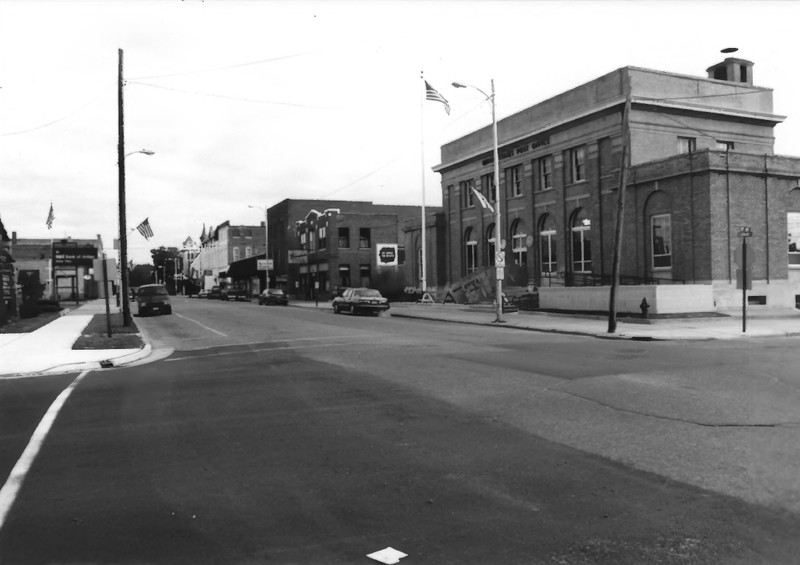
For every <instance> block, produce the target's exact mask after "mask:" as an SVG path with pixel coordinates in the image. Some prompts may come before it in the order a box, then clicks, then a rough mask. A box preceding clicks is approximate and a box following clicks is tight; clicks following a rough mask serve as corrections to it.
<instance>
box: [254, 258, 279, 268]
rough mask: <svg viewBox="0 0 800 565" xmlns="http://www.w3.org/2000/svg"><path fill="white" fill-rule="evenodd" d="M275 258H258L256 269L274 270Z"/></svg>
mask: <svg viewBox="0 0 800 565" xmlns="http://www.w3.org/2000/svg"><path fill="white" fill-rule="evenodd" d="M274 261H275V260H274V259H270V260H269V261H268V260H267V259H256V269H257V270H259V271H266V270H270V271H271V270H272V269H273V268H274Z"/></svg>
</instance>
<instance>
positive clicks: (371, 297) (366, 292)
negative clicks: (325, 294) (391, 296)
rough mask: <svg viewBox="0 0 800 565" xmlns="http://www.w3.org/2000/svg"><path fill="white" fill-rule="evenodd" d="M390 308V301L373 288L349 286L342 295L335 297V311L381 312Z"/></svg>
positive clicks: (354, 312) (353, 312)
mask: <svg viewBox="0 0 800 565" xmlns="http://www.w3.org/2000/svg"><path fill="white" fill-rule="evenodd" d="M388 309H389V301H388V300H387V299H386V298H384V297H383V295H381V293H380V292H379V291H377V290H375V289H372V288H348V289H347V290H345V291H344V293H343V294H342V296H340V297H337V298H334V299H333V313H334V314H340V313H342V312H350V313H351V314H362V313H365V312H368V313H371V314H380V313H381V312H384V311H386V310H388Z"/></svg>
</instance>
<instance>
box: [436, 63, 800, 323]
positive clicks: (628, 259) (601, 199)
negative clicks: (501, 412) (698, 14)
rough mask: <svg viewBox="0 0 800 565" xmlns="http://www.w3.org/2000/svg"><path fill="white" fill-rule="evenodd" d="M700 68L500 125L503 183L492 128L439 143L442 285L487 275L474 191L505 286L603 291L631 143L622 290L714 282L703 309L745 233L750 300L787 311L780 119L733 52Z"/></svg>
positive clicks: (628, 78)
mask: <svg viewBox="0 0 800 565" xmlns="http://www.w3.org/2000/svg"><path fill="white" fill-rule="evenodd" d="M707 73H708V76H707V77H692V76H685V75H677V74H672V73H666V72H661V71H653V70H647V69H641V68H634V67H625V68H622V69H618V70H616V71H614V72H612V73H609V74H607V75H605V76H603V77H600V78H598V79H596V80H594V81H591V82H589V83H587V84H584V85H581V86H579V87H577V88H575V89H572V90H570V91H568V92H565V93H562V94H560V95H557V96H555V97H553V98H551V99H549V100H546V101H544V102H542V103H540V104H537V105H535V106H532V107H530V108H527V109H525V110H522V111H521V112H518V113H516V114H513V115H511V116H509V117H507V118H505V119H502V120H500V121H499V122H498V128H497V129H498V137H499V142H498V148H499V157H500V161H499V168H500V186H499V187H495V186H494V183H493V182H492V180H493V176H492V175H493V167H494V162H493V158H492V131H491V127H490V126H489V127H486V128H483V129H481V130H478V131H476V132H473V133H471V134H468V135H466V136H464V137H462V138H460V139H457V140H454V141H452V142H450V143H448V144H445V145H444V146H442V150H441V155H442V162H441V164H439V165H437V166H436V167H435V169H434V170H436V171H437V172H439V173H440V174H441V175H442V196H443V200H442V202H443V205H444V210H445V224H446V254H445V256H444V261H445V271H446V275H445V276H446V280H447V284H448V285H449V286H451V287H455V286H458V285H459V283H460V282H461V281H463V280H465V279H468V278H469V277H471V276H474V275H475V274H476V273H479V272H481V271H494V269H493V267H494V262H495V257H496V245H495V241H494V221H495V215H494V213H492V212H490V211H489V210H488V209H485V208H484V207H483V206H481V203H480V201H479V199H478V198H476V197H475V195H474V192H473V190H472V189H473V188H474V189H475V190H477V191H478V192H480V193H481V194H482V195H483V196H484V197H485V198H486V199H487V200H488V201H489V202H490V203H497V202H498V199H499V204H500V208H501V214H502V219H501V230H502V237H501V243H500V250H501V251H502V253H503V256H504V259H505V265H506V269H505V279H504V280H505V283H506V285H507V286H514V285H518V286H526V285H530V284H534V285H536V286H537V287H539V288H548V287H553V286H562V287H563V286H574V285H597V284H609V283H610V275H611V273H612V262H613V255H614V245H615V240H616V237H615V225H616V217H617V207H618V202H619V195H620V191H619V187H620V181H621V179H620V176H621V175H620V172H621V170H622V169H621V159H622V148H623V141H624V140H625V139H628V140H629V141H628V142H627V145H626V147H627V153H628V159H629V164H630V167H629V168H628V174H627V179H626V186H625V200H626V203H625V214H624V221H623V224H622V225H623V229H624V231H623V236H622V238H621V239H622V245H621V249H622V254H621V261H620V273H621V278H622V281H623V282H625V283H630V284H636V283H639V284H642V283H654V282H657V283H660V284H666V283H677V284H710V285H713V287H714V293H713V295H714V301H715V306H716V307H726V306H728V305H730V304H731V303H732V301H734V300H735V299H736V298H735V297H736V292H735V290H736V273H735V271H736V269H735V268H734V267H735V262H734V259H735V257H736V253H737V251H736V249H737V248H738V247H739V246H740V245H741V240H739V239H737V237H736V234H737V233H738V232H739V230H740V228H741V227H742V226H745V225H746V226H747V227H749V228H751V229H752V231H753V233H754V236H753V237H752V238H751V239H750V241H748V242H747V243H749V244H750V245H752V246H754V249H755V248H756V247H758V248H759V252H757V257H758V259H756V261H755V263H754V266H753V275H752V277H753V279H754V281H753V286H754V290H753V292H758V293H759V294H758V295H759V296H765V297H766V296H769V298H766V299H765V300H766V301H767V302H769V303H770V304H775V305H787V304H789V303H791V305H794V296H795V294H800V289H797V288H796V286H797V283H796V281H795V275H796V274H797V271H795V270H794V268H795V267H792V266H791V265H792V261H793V260H794V256H793V255H792V252H791V251H787V249H788V248H787V242H786V234H787V233H789V237H790V239H791V238H792V233H793V232H795V233H796V232H798V231H800V215H799V214H798V213H800V208H798V207H797V205H798V202H796V200H797V198H796V196H795V194H796V193H797V191H796V190H794V187H796V186H797V184H798V183H797V178H799V177H800V160H798V159H794V158H783V157H776V156H774V155H773V153H774V151H773V144H774V127H775V126H776V125H777V124H779V123H780V122H781V121H783V119H784V117H783V116H779V115H775V114H774V113H773V106H772V90H771V89H769V88H763V87H758V86H754V85H753V64H752V63H751V62H750V61H746V60H743V59H734V58H729V59H726V60H725V61H723V62H721V63H719V64H718V65H714V66H712V67H710V68H709V69H707ZM626 100H630V111H629V113H628V114H627V119H623V117H624V115H625V112H624V109H625V106H626ZM792 226H794V227H792ZM755 234H760V236H758V238H757V236H756V235H755ZM798 235H800V233H798ZM795 239H797V237H796V236H795ZM790 243H791V242H790ZM787 253H788V259H787ZM779 257H780V259H779ZM756 288H758V289H759V290H758V291H756ZM740 294H741V291H739V295H740Z"/></svg>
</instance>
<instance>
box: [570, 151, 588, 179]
mask: <svg viewBox="0 0 800 565" xmlns="http://www.w3.org/2000/svg"><path fill="white" fill-rule="evenodd" d="M567 153H568V157H569V174H570V177H569V178H570V182H581V181H584V180H586V146H585V145H581V146H580V147H575V148H573V149H570V150H569V151H568V152H567Z"/></svg>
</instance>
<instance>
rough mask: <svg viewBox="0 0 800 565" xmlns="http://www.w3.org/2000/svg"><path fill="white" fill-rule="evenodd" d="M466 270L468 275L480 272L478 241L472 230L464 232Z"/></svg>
mask: <svg viewBox="0 0 800 565" xmlns="http://www.w3.org/2000/svg"><path fill="white" fill-rule="evenodd" d="M464 270H465V272H466V274H470V273H474V272H475V271H477V270H478V241H477V240H476V239H475V235H474V230H473V229H472V228H467V231H466V232H464Z"/></svg>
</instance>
